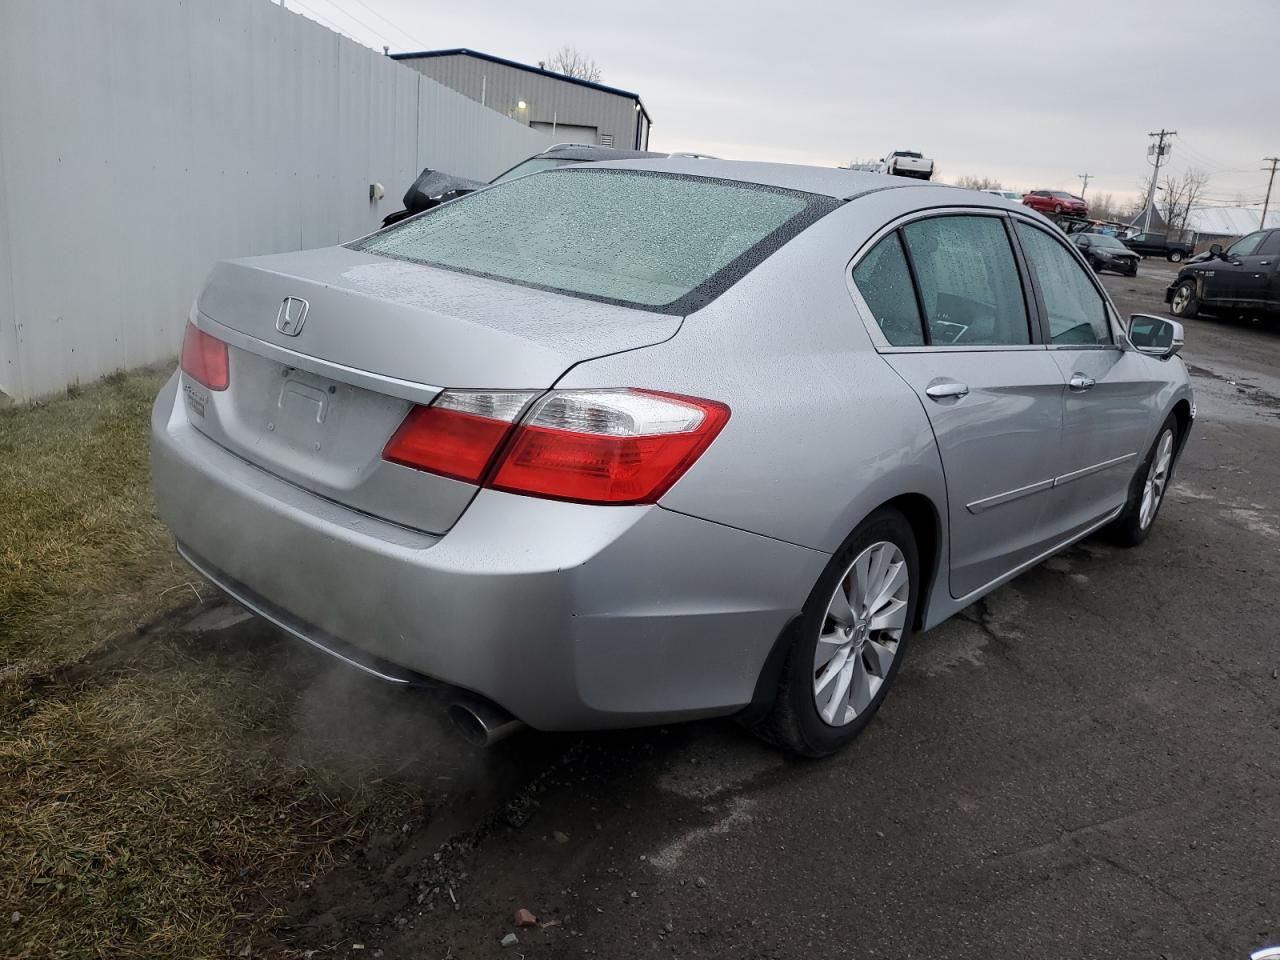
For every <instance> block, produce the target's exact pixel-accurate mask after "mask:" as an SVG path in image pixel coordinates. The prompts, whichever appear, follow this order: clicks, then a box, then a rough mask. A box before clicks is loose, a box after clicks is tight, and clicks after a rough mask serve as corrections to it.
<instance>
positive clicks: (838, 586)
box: [756, 509, 920, 757]
mask: <svg viewBox="0 0 1280 960" xmlns="http://www.w3.org/2000/svg"><path fill="white" fill-rule="evenodd" d="M899 565H901V566H899ZM877 570H879V571H880V572H879V577H880V579H879V581H875V580H874V578H875V577H876V575H877ZM900 571H905V573H906V577H907V582H906V585H905V590H904V589H903V587H902V586H901V585H899V586H898V587H897V588H896V589H895V590H894V591H893V592H892V593H891V594H890V600H889V601H888V602H886V603H884V604H882V605H881V606H880V607H879V610H880V613H879V614H878V615H876V612H875V610H874V609H873V610H872V611H871V614H872V615H868V613H867V611H866V610H865V609H860V608H861V607H862V604H861V603H860V601H858V599H857V596H858V594H857V592H856V591H857V590H858V589H859V586H858V585H857V584H858V583H859V582H860V583H862V584H863V585H864V586H863V587H862V589H863V590H864V591H865V583H866V582H867V581H868V580H872V581H873V584H874V583H875V582H879V583H880V585H881V587H885V586H890V587H891V586H892V585H893V583H894V582H895V581H896V579H897V576H898V573H899V572H900ZM850 590H852V591H853V597H854V599H853V600H850V599H849V592H850ZM837 591H839V595H840V597H841V598H843V600H844V602H843V604H842V603H841V600H839V599H837ZM873 591H874V592H878V590H876V588H874V586H873ZM904 594H905V596H904ZM919 601H920V559H919V554H918V553H917V550H916V542H915V537H914V535H913V534H912V532H911V525H910V524H909V523H907V519H906V517H904V516H903V515H902V514H901V513H899V512H898V511H896V510H891V509H882V510H877V511H876V512H875V513H873V514H872V515H871V516H869V517H868V518H867V519H866V520H864V521H863V522H862V523H860V524H858V527H857V529H856V530H854V531H853V533H851V534H850V535H849V538H848V539H847V540H845V542H844V544H843V545H842V546H841V547H840V549H839V550H837V551H836V553H835V555H834V556H833V557H832V558H831V562H830V563H828V564H827V567H826V569H825V570H824V571H823V572H822V576H820V577H819V578H818V582H817V584H816V585H815V586H814V588H813V591H812V592H811V593H810V594H809V599H808V600H807V601H806V602H805V605H804V608H803V610H802V611H801V616H800V625H799V628H798V630H797V631H796V632H795V634H794V636H793V638H792V641H791V647H790V649H789V650H788V651H787V659H786V662H785V663H784V665H783V668H782V679H781V682H780V683H779V685H778V692H777V696H776V698H775V699H774V703H773V707H772V709H771V711H770V712H769V714H768V715H767V716H766V717H765V718H764V719H763V720H762V722H761V723H760V724H759V726H758V727H757V728H756V732H757V733H759V734H760V735H761V736H763V737H764V738H765V739H766V740H769V741H771V742H773V743H775V744H778V745H779V746H781V747H784V748H786V749H788V750H791V751H793V752H795V753H798V754H800V755H802V756H806V757H824V756H827V755H828V754H831V753H834V752H835V751H836V750H838V749H840V748H841V747H842V746H844V745H845V744H846V743H848V742H849V741H850V740H852V739H854V737H856V736H857V735H858V734H859V733H860V732H861V731H862V729H863V728H864V727H865V726H866V725H867V724H868V723H869V722H870V720H871V718H872V717H873V716H875V713H876V711H877V710H878V709H879V708H880V704H881V703H883V702H884V698H885V696H886V695H887V694H888V692H889V688H890V687H891V686H892V684H893V681H894V678H895V677H897V675H898V668H899V667H900V666H901V664H902V658H903V654H904V652H905V648H906V646H907V645H908V642H909V640H910V636H911V629H912V624H913V623H914V622H915V615H916V607H917V604H918V603H919ZM903 604H905V606H903ZM841 607H843V610H841ZM851 608H852V609H851ZM878 619H883V620H885V621H887V622H889V623H892V624H895V625H896V624H897V623H898V622H899V620H901V626H900V627H897V628H896V629H875V628H871V626H870V624H871V623H873V622H875V620H878ZM842 620H844V621H847V625H846V624H842V623H841V621H842ZM895 633H896V634H897V638H896V639H894V636H893V635H894V634H895ZM824 638H827V639H824ZM820 645H821V649H822V651H823V654H822V657H823V659H821V660H820V659H819V653H818V651H819V646H820ZM842 651H843V659H840V657H841V653H842ZM886 652H887V653H888V656H889V659H888V662H887V664H886V662H885V653H886ZM822 680H825V683H822V684H820V683H819V681H822ZM842 684H843V685H844V687H843V689H844V690H846V691H847V694H846V696H845V697H844V698H839V697H837V696H836V694H838V692H839V691H840V689H841V685H842ZM820 686H821V689H820V690H819V689H818V688H819V687H820ZM824 694H825V696H823V695H824ZM860 699H861V703H859V702H858V701H859V700H860ZM819 703H823V704H824V706H825V708H826V710H827V712H828V716H827V717H824V716H823V714H822V713H820V712H819ZM850 709H852V710H853V712H852V714H850V712H849V711H850Z"/></svg>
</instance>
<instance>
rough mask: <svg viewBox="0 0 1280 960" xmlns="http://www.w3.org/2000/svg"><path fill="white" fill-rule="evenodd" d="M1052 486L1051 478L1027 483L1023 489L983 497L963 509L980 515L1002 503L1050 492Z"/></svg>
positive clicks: (967, 504)
mask: <svg viewBox="0 0 1280 960" xmlns="http://www.w3.org/2000/svg"><path fill="white" fill-rule="evenodd" d="M1053 486H1054V481H1053V479H1052V478H1050V479H1048V480H1037V481H1036V482H1035V483H1029V484H1027V485H1026V486H1025V487H1018V489H1016V490H1009V491H1007V492H1005V493H997V494H996V495H995V496H994V497H983V498H982V499H981V500H975V501H973V503H966V504H965V505H964V508H965V509H966V510H968V511H969V512H970V513H975V514H976V513H982V512H983V511H985V510H990V509H991V508H992V507H998V506H1000V505H1001V504H1003V503H1011V502H1013V501H1014V500H1021V499H1022V498H1023V497H1029V496H1031V494H1033V493H1040V492H1041V491H1044V490H1051V489H1053Z"/></svg>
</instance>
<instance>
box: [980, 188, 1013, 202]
mask: <svg viewBox="0 0 1280 960" xmlns="http://www.w3.org/2000/svg"><path fill="white" fill-rule="evenodd" d="M982 192H983V193H989V194H991V195H992V196H996V197H1003V198H1004V199H1005V200H1017V201H1021V200H1022V192H1021V191H1019V190H983V191H982Z"/></svg>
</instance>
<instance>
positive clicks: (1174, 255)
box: [1169, 250, 1182, 263]
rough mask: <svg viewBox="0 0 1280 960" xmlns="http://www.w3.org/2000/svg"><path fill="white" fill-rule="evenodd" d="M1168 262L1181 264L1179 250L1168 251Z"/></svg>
mask: <svg viewBox="0 0 1280 960" xmlns="http://www.w3.org/2000/svg"><path fill="white" fill-rule="evenodd" d="M1169 262H1170V263H1181V262H1182V251H1181V250H1170V251H1169Z"/></svg>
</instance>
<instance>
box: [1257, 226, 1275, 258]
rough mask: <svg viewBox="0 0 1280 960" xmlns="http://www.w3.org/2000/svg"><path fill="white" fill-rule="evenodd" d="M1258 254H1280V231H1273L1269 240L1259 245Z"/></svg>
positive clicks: (1268, 237) (1268, 236) (1269, 235)
mask: <svg viewBox="0 0 1280 960" xmlns="http://www.w3.org/2000/svg"><path fill="white" fill-rule="evenodd" d="M1258 254H1259V255H1260V256H1272V255H1274V254H1280V230H1272V231H1271V232H1270V233H1269V234H1267V238H1266V239H1265V240H1263V241H1262V243H1260V244H1259V245H1258Z"/></svg>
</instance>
